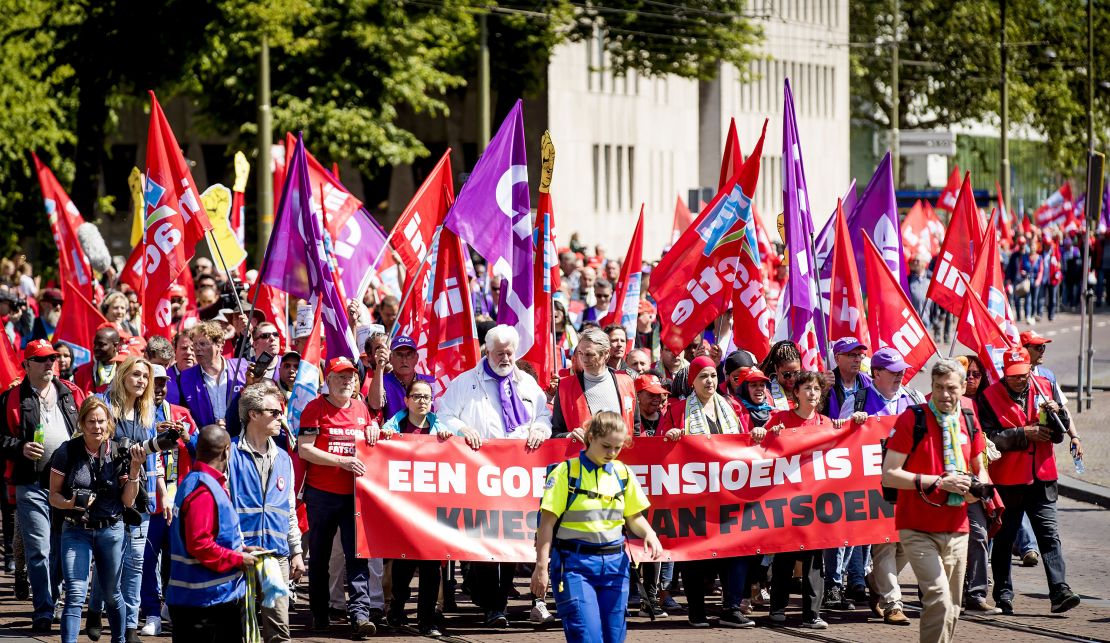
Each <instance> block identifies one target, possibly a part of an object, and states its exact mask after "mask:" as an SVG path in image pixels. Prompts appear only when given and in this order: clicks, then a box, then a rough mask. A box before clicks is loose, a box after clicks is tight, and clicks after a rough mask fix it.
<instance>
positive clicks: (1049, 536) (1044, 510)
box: [991, 480, 1068, 601]
mask: <svg viewBox="0 0 1110 643" xmlns="http://www.w3.org/2000/svg"><path fill="white" fill-rule="evenodd" d="M997 489H998V495H999V496H1000V497H1001V498H1002V503H1003V504H1004V505H1005V506H1006V511H1005V512H1003V514H1002V529H1001V530H999V532H998V534H996V535H995V537H994V547H993V548H992V550H991V571H992V572H993V573H994V599H995V600H996V601H998V600H1003V599H1004V600H1013V599H1014V587H1013V581H1012V580H1011V576H1010V561H1011V556H1010V548H1011V547H1013V543H1014V538H1015V537H1016V536H1017V533H1018V531H1019V530H1020V529H1021V520H1022V517H1023V516H1026V515H1028V516H1029V520H1030V522H1031V523H1032V525H1033V533H1034V535H1036V537H1037V545H1039V546H1040V549H1041V562H1042V564H1043V565H1044V571H1045V575H1046V576H1047V577H1048V594H1049V597H1050V598H1052V597H1055V596H1056V595H1058V594H1059V593H1060V592H1061V591H1063V590H1066V589H1068V584H1067V582H1066V581H1065V579H1064V576H1065V569H1064V552H1063V547H1062V546H1061V545H1060V533H1059V530H1058V528H1057V523H1056V498H1057V493H1058V491H1057V486H1056V481H1055V480H1053V481H1051V482H1043V481H1040V480H1036V481H1034V482H1033V483H1032V484H1027V485H999V486H998V487H997Z"/></svg>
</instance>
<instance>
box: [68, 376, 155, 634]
mask: <svg viewBox="0 0 1110 643" xmlns="http://www.w3.org/2000/svg"><path fill="white" fill-rule="evenodd" d="M153 376H154V369H153V367H152V366H151V364H150V362H148V361H146V359H144V358H141V357H129V358H127V360H126V361H125V362H124V363H123V364H121V365H120V367H119V369H118V371H117V373H116V378H115V379H114V380H113V381H112V386H111V388H109V390H108V392H107V393H102V394H99V395H97V397H99V398H100V399H102V400H104V402H106V403H107V405H108V410H109V411H110V413H111V415H112V422H113V424H114V425H115V434H114V436H115V439H116V440H117V441H123V440H124V439H126V440H128V441H129V443H130V444H140V443H143V442H146V441H147V440H149V439H151V438H153V437H155V436H156V434H157V431H156V429H155V420H154V381H153V380H154V377H153ZM142 459H143V467H142V473H141V474H140V480H141V481H142V484H141V486H140V489H139V498H138V500H137V501H136V503H135V509H136V510H137V511H138V513H139V516H136V520H135V521H134V523H128V524H127V525H126V526H125V527H124V532H125V536H126V537H125V539H124V548H123V573H122V575H121V581H120V582H121V583H122V590H123V603H124V607H125V608H126V621H125V622H126V625H127V631H126V637H127V641H128V643H134V642H135V641H138V640H139V636H138V628H139V607H140V603H141V602H142V596H141V594H142V583H143V561H144V559H145V557H146V544H147V535H148V533H149V528H150V514H151V513H155V512H158V511H161V510H162V508H161V507H159V506H158V505H157V501H158V498H159V497H165V490H166V487H165V480H164V479H163V475H164V473H163V472H162V471H161V469H160V467H159V466H158V456H157V455H156V454H154V453H151V454H149V455H147V454H146V453H144V454H143V458H142ZM94 578H95V574H94ZM105 598H106V597H105V596H103V595H102V594H101V592H100V589H99V584H97V583H94V585H93V589H92V593H91V595H90V596H89V612H88V615H87V617H86V618H87V619H88V622H87V624H86V628H88V629H91V630H92V634H97V633H98V632H99V631H100V629H101V625H102V620H101V614H102V613H103V609H102V605H104V603H105ZM92 634H90V638H92ZM93 640H96V639H93Z"/></svg>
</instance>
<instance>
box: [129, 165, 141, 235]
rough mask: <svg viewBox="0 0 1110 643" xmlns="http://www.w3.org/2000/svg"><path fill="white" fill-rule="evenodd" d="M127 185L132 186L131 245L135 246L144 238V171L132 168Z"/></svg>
mask: <svg viewBox="0 0 1110 643" xmlns="http://www.w3.org/2000/svg"><path fill="white" fill-rule="evenodd" d="M127 186H128V187H129V188H131V247H132V248H134V247H135V246H137V245H139V242H140V241H142V240H143V209H144V204H143V173H142V172H140V171H139V168H137V167H133V168H131V174H129V175H128V176H127Z"/></svg>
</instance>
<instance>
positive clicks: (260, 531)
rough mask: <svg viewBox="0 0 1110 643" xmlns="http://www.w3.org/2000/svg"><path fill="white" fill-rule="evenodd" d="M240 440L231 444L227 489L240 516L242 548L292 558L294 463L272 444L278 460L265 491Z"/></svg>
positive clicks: (256, 468)
mask: <svg viewBox="0 0 1110 643" xmlns="http://www.w3.org/2000/svg"><path fill="white" fill-rule="evenodd" d="M239 439H240V438H236V439H235V440H233V441H232V443H231V459H230V460H228V463H227V486H228V487H229V488H230V489H231V504H233V505H234V506H235V511H236V512H237V513H238V514H239V528H240V529H241V530H242V533H243V544H244V545H252V546H255V547H262V548H263V549H272V550H274V552H276V553H277V554H278V555H279V556H289V514H290V513H291V512H292V511H293V509H294V508H293V507H291V506H290V503H289V489H290V486H291V485H292V484H293V460H292V459H291V458H290V457H289V454H288V453H286V452H285V451H283V450H281V449H279V448H277V446H275V445H273V444H271V445H270V448H271V449H273V450H274V451H275V452H276V456H275V458H274V465H273V468H272V469H271V470H270V478H269V480H267V481H266V488H265V489H263V488H262V478H261V477H260V476H259V475H258V466H257V465H256V464H255V463H254V460H253V458H254V456H253V455H251V454H250V453H248V452H246V451H244V450H243V449H241V448H239Z"/></svg>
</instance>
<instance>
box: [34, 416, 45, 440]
mask: <svg viewBox="0 0 1110 643" xmlns="http://www.w3.org/2000/svg"><path fill="white" fill-rule="evenodd" d="M34 442H38V443H39V444H41V445H43V446H46V427H44V426H43V425H42V422H39V423H38V425H37V426H36V427H35V439H34Z"/></svg>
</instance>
